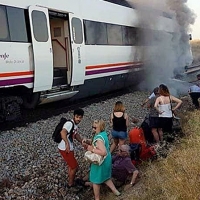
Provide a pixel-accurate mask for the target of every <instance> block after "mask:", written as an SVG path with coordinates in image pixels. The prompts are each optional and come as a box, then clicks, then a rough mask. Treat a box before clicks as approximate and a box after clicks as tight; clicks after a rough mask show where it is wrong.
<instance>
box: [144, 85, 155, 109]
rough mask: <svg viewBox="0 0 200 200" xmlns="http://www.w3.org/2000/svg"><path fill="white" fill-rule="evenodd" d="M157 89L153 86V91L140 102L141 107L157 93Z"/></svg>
mask: <svg viewBox="0 0 200 200" xmlns="http://www.w3.org/2000/svg"><path fill="white" fill-rule="evenodd" d="M158 90H159V88H158V87H155V88H154V89H153V92H152V93H151V95H150V96H149V97H148V98H147V99H145V100H144V102H143V103H142V107H143V106H144V105H145V104H147V102H148V101H149V100H150V99H152V98H153V97H155V96H156V95H155V94H156V93H158Z"/></svg>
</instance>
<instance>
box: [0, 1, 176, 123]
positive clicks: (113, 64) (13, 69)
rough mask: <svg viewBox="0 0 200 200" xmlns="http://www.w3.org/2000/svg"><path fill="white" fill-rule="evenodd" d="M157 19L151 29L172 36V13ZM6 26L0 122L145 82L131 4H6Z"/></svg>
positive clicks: (1, 38) (2, 19)
mask: <svg viewBox="0 0 200 200" xmlns="http://www.w3.org/2000/svg"><path fill="white" fill-rule="evenodd" d="M122 2H123V3H122ZM157 19H158V20H160V21H162V22H163V23H160V24H163V26H159V27H156V26H153V27H151V26H149V29H150V30H151V31H167V32H173V30H174V27H175V24H174V20H173V19H172V17H171V16H170V15H167V14H166V13H164V12H160V11H159V12H157ZM0 27H1V29H0V94H1V96H0V111H1V114H0V121H3V120H12V119H14V118H16V117H17V115H18V114H19V113H20V107H21V105H23V106H24V107H25V108H34V107H35V106H37V105H38V104H44V103H49V102H52V101H58V100H62V99H72V100H73V99H78V98H83V97H88V96H91V95H95V94H103V93H105V92H109V91H111V90H116V89H120V88H123V87H127V86H129V85H133V84H137V83H138V82H139V81H140V80H141V78H142V74H143V70H144V69H143V48H146V47H145V45H144V44H142V43H141V41H142V38H141V35H140V32H141V27H140V23H139V14H138V11H137V9H135V8H133V7H131V6H130V4H128V3H127V2H125V1H102V0H84V1H80V0H57V1H53V0H48V1H39V0H31V1H30V0H20V1H14V0H0ZM139 41H140V42H139Z"/></svg>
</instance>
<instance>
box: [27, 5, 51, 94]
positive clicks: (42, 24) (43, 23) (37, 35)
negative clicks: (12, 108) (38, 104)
mask: <svg viewBox="0 0 200 200" xmlns="http://www.w3.org/2000/svg"><path fill="white" fill-rule="evenodd" d="M29 19H30V27H31V37H32V44H33V56H34V88H33V91H34V92H40V91H43V90H49V89H51V88H52V83H53V55H52V44H51V34H50V25H49V14H48V9H47V8H43V7H38V6H30V7H29Z"/></svg>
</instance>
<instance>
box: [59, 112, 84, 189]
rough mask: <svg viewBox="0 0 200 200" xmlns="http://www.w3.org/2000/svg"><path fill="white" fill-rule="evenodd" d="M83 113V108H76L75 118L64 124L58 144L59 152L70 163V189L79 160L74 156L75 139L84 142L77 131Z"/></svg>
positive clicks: (68, 186)
mask: <svg viewBox="0 0 200 200" xmlns="http://www.w3.org/2000/svg"><path fill="white" fill-rule="evenodd" d="M83 115H84V111H83V110H82V109H77V110H74V116H73V119H72V120H71V121H67V122H66V123H65V124H64V125H63V129H62V131H61V137H62V140H61V142H60V143H59V144H58V149H59V152H60V154H61V155H62V157H63V159H64V160H65V161H66V163H67V165H68V175H69V181H68V184H67V188H68V189H69V188H71V187H73V186H74V179H75V175H76V171H77V168H78V162H77V160H76V158H75V157H74V147H73V139H76V140H77V141H78V142H80V143H81V144H83V143H82V142H83V139H82V138H81V136H80V135H79V133H78V132H77V131H78V126H77V125H78V124H79V123H80V122H81V120H82V118H83ZM73 127H74V128H73ZM72 128H73V132H72V134H70V132H71V129H72Z"/></svg>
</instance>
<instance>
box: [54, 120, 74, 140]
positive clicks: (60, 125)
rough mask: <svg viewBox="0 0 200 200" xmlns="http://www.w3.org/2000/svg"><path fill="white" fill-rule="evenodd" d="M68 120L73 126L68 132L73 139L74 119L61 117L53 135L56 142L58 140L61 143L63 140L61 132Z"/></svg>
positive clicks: (70, 138)
mask: <svg viewBox="0 0 200 200" xmlns="http://www.w3.org/2000/svg"><path fill="white" fill-rule="evenodd" d="M67 121H70V122H71V123H72V128H71V130H70V132H69V133H68V134H69V140H70V141H71V142H72V141H73V138H72V136H73V131H74V122H73V121H72V120H69V119H66V118H64V117H62V118H61V119H60V122H59V123H58V124H57V126H56V128H55V130H54V132H53V135H52V139H53V141H54V142H56V143H60V142H61V140H62V137H61V133H60V132H61V131H62V129H63V126H64V124H65V123H66V122H67Z"/></svg>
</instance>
